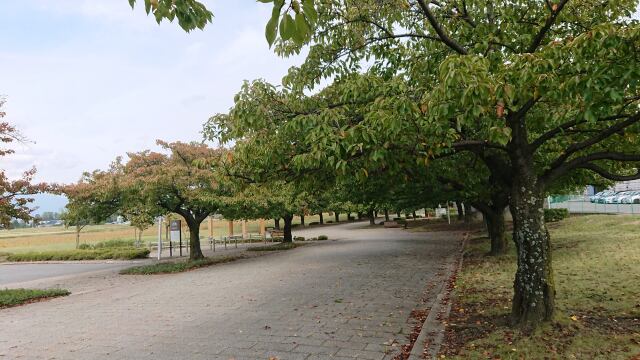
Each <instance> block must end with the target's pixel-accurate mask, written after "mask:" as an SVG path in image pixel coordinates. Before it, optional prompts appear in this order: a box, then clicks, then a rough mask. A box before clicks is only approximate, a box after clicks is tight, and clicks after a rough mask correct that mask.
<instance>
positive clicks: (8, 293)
mask: <svg viewBox="0 0 640 360" xmlns="http://www.w3.org/2000/svg"><path fill="white" fill-rule="evenodd" d="M69 294H70V292H69V291H68V290H64V289H43V290H40V289H4V290H3V289H0V309H2V308H7V307H11V306H17V305H21V304H25V303H28V302H33V301H38V300H41V299H46V298H53V297H58V296H67V295H69Z"/></svg>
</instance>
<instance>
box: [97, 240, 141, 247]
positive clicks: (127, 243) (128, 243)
mask: <svg viewBox="0 0 640 360" xmlns="http://www.w3.org/2000/svg"><path fill="white" fill-rule="evenodd" d="M135 245H136V244H135V241H134V240H107V241H102V242H99V243H96V244H95V245H93V247H94V248H95V249H102V248H122V247H135Z"/></svg>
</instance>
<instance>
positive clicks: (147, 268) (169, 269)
mask: <svg viewBox="0 0 640 360" xmlns="http://www.w3.org/2000/svg"><path fill="white" fill-rule="evenodd" d="M245 257H246V256H245V255H242V254H236V255H229V256H218V257H212V258H204V259H201V260H193V261H192V260H187V261H177V262H160V263H156V264H151V265H142V266H134V267H130V268H127V269H123V270H121V271H120V274H122V275H159V274H172V273H179V272H184V271H189V270H195V269H198V268H202V267H207V266H211V265H216V264H223V263H228V262H232V261H236V260H239V259H244V258H245Z"/></svg>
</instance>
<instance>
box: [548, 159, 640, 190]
mask: <svg viewBox="0 0 640 360" xmlns="http://www.w3.org/2000/svg"><path fill="white" fill-rule="evenodd" d="M597 160H613V161H640V154H627V153H621V152H615V151H602V152H596V153H592V154H588V155H585V156H580V157H577V158H575V159H572V160H570V161H567V162H566V163H564V164H562V165H560V166H558V167H555V168H550V169H548V170H547V171H546V172H545V173H544V174H543V175H542V177H541V180H542V182H544V183H550V182H553V181H554V180H555V179H557V178H558V177H560V176H562V175H565V174H567V173H568V172H569V171H571V170H575V169H580V168H582V169H587V167H585V166H587V165H588V166H591V165H594V164H592V162H593V161H597Z"/></svg>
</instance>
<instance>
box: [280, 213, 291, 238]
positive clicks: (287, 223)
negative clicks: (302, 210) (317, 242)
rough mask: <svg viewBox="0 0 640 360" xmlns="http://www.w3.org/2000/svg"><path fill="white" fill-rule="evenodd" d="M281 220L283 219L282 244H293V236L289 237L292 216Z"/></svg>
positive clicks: (286, 216)
mask: <svg viewBox="0 0 640 360" xmlns="http://www.w3.org/2000/svg"><path fill="white" fill-rule="evenodd" d="M282 218H283V219H284V229H283V232H284V238H283V239H282V242H285V243H290V242H293V236H292V235H291V223H292V222H293V215H285V216H283V217H282Z"/></svg>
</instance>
